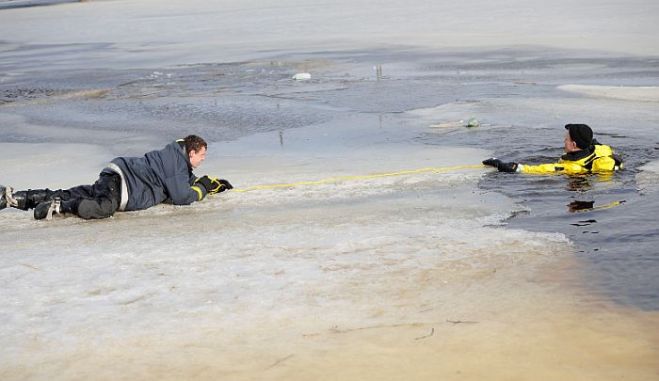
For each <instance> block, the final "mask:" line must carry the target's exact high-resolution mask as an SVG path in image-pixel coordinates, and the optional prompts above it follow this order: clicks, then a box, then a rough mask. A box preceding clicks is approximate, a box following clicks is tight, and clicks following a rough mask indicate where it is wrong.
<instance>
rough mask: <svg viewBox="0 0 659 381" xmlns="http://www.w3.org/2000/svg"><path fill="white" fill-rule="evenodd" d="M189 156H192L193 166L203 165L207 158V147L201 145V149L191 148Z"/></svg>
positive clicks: (191, 163)
mask: <svg viewBox="0 0 659 381" xmlns="http://www.w3.org/2000/svg"><path fill="white" fill-rule="evenodd" d="M188 156H189V157H190V165H191V166H192V168H193V169H194V168H197V167H198V166H200V165H201V162H203V161H204V160H206V147H201V149H200V150H199V151H195V150H191V151H190V153H189V154H188Z"/></svg>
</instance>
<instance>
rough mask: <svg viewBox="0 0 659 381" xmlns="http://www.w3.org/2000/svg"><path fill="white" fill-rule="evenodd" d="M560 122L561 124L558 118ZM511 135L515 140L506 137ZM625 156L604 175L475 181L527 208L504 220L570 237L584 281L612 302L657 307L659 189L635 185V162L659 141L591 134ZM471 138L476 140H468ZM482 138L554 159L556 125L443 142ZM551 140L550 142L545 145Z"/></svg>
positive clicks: (524, 154) (503, 176)
mask: <svg viewBox="0 0 659 381" xmlns="http://www.w3.org/2000/svg"><path fill="white" fill-rule="evenodd" d="M559 128H560V126H559ZM509 136H516V138H515V144H514V145H510V144H507V143H506V141H507V140H509V139H506V138H507V137H509ZM598 138H599V140H600V142H601V143H603V144H609V145H611V146H613V147H614V149H615V150H616V152H618V153H620V154H621V155H622V156H623V157H624V161H625V165H626V167H625V170H623V171H620V172H617V173H615V174H614V175H613V176H611V177H602V176H598V175H589V176H575V177H570V176H535V175H522V174H507V173H499V172H492V173H489V174H487V175H486V176H485V177H484V178H483V179H482V180H481V181H480V183H479V187H480V188H482V189H485V190H489V191H495V192H501V193H504V194H506V195H508V196H510V197H512V198H513V199H514V200H516V201H517V202H519V203H520V204H521V205H523V206H525V207H526V208H527V209H528V213H521V214H517V215H515V216H514V217H513V218H511V219H510V220H509V221H508V226H509V227H511V228H519V229H525V230H531V231H540V232H561V233H564V234H565V235H566V236H567V237H568V238H569V239H570V240H571V241H573V242H574V243H575V246H576V250H577V252H578V256H579V259H580V260H582V261H584V262H585V263H586V264H587V268H588V269H590V270H591V271H590V272H588V273H587V274H586V276H587V277H588V279H586V280H587V282H588V283H589V284H590V285H591V286H593V287H595V288H596V289H599V290H600V291H602V292H603V293H604V294H605V295H606V297H607V298H611V299H613V300H615V301H616V302H618V303H621V304H625V305H632V306H634V307H637V308H641V309H644V310H658V309H659V292H658V291H659V224H657V219H658V217H657V216H659V192H641V191H639V189H638V184H637V183H636V181H635V176H636V174H637V173H638V167H639V166H641V165H642V164H644V163H646V162H648V161H651V160H656V159H657V156H659V155H658V153H659V149H658V148H659V147H658V146H657V144H656V143H655V144H652V142H649V141H648V140H647V139H641V138H633V137H629V136H622V135H615V134H614V135H609V136H606V135H605V134H600V135H598ZM475 142H477V143H475ZM474 143H475V144H476V145H479V146H488V147H495V148H496V156H497V157H500V158H503V159H505V160H506V161H515V162H522V163H528V164H539V163H547V162H555V161H556V160H557V158H558V157H559V156H560V155H561V154H562V153H563V152H562V146H561V145H562V131H560V130H558V131H556V130H533V133H532V134H529V129H528V128H525V127H521V126H520V127H510V128H505V129H504V128H499V129H497V128H494V129H489V130H485V129H483V130H480V131H477V132H476V131H474V132H471V131H470V133H469V134H468V135H464V134H460V135H450V134H449V135H448V136H446V137H445V138H444V142H442V144H449V145H451V144H460V145H472V144H474ZM551 147H556V148H551Z"/></svg>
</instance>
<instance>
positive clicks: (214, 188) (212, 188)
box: [195, 175, 233, 194]
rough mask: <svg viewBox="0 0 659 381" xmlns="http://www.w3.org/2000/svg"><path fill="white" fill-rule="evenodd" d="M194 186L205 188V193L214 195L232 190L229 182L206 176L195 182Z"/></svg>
mask: <svg viewBox="0 0 659 381" xmlns="http://www.w3.org/2000/svg"><path fill="white" fill-rule="evenodd" d="M195 184H200V185H201V186H203V187H204V188H206V193H208V194H215V193H220V192H224V191H225V190H227V189H233V185H231V183H230V182H228V181H227V180H224V179H218V178H216V177H208V175H205V176H202V177H200V178H198V179H197V180H195Z"/></svg>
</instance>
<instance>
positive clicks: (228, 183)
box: [217, 179, 233, 192]
mask: <svg viewBox="0 0 659 381" xmlns="http://www.w3.org/2000/svg"><path fill="white" fill-rule="evenodd" d="M217 181H219V182H220V184H222V185H223V186H224V189H222V190H221V191H220V192H224V191H225V190H229V189H233V185H231V183H230V182H228V181H227V180H225V179H219V180H217Z"/></svg>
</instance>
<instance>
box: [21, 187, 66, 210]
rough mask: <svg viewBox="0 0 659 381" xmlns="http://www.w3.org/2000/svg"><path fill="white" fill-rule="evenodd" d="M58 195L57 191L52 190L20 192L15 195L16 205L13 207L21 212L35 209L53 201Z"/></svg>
mask: <svg viewBox="0 0 659 381" xmlns="http://www.w3.org/2000/svg"><path fill="white" fill-rule="evenodd" d="M56 195H57V191H51V190H50V189H28V190H26V191H18V192H14V193H13V198H14V200H15V204H16V205H11V206H13V207H14V208H17V209H21V210H28V209H33V208H36V207H37V205H39V204H41V203H42V202H46V201H51V200H52V199H53V197H55V196H56Z"/></svg>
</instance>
